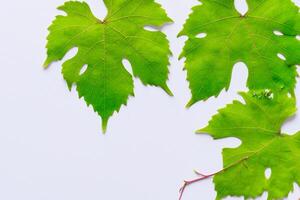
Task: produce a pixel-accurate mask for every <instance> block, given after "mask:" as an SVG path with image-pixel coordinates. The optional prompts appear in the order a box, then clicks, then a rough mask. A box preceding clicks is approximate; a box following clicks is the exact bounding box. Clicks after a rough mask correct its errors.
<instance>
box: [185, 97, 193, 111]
mask: <svg viewBox="0 0 300 200" xmlns="http://www.w3.org/2000/svg"><path fill="white" fill-rule="evenodd" d="M194 104H195V101H194V100H193V99H191V100H190V101H189V102H188V103H187V104H186V105H185V108H187V109H188V108H190V107H192V106H193V105H194Z"/></svg>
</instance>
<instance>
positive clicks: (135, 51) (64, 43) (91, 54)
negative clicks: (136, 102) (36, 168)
mask: <svg viewBox="0 0 300 200" xmlns="http://www.w3.org/2000/svg"><path fill="white" fill-rule="evenodd" d="M104 3H105V5H106V7H107V9H108V14H107V16H106V18H105V19H104V20H100V19H97V18H96V17H95V16H94V15H93V14H92V12H91V10H90V7H89V6H88V5H87V4H86V3H85V2H78V1H69V2H66V3H65V4H64V5H63V6H60V7H59V8H58V9H59V10H61V11H64V12H65V13H66V14H67V15H66V16H62V15H60V16H57V17H56V19H55V20H54V21H53V23H52V24H51V26H50V27H49V32H50V33H49V36H48V44H47V50H48V52H47V54H48V57H47V60H46V61H45V67H48V66H49V64H50V63H52V62H54V61H58V60H61V59H62V58H63V57H64V56H65V54H66V53H67V52H68V51H69V50H70V49H72V48H73V47H77V48H78V52H77V54H76V56H74V57H73V58H72V59H70V60H68V61H66V62H65V63H64V64H63V69H62V73H63V76H64V78H65V80H66V81H67V84H68V87H69V88H70V89H71V87H72V84H76V85H77V91H78V93H79V97H80V98H81V97H84V99H85V101H86V103H87V104H88V105H92V106H93V108H94V110H95V111H96V112H97V113H98V114H99V115H100V116H101V117H102V126H103V130H104V132H105V130H106V126H107V122H108V119H109V118H110V117H111V116H112V115H113V113H114V112H115V111H119V109H120V107H121V106H122V105H126V103H127V100H128V97H129V96H133V95H134V92H133V87H134V86H133V77H132V75H131V74H130V73H129V72H127V71H126V69H125V68H124V66H123V65H122V61H123V59H127V60H128V61H129V62H130V63H131V65H132V71H133V75H134V76H135V77H138V78H139V79H140V80H141V81H142V82H143V84H145V85H153V86H159V87H161V88H162V89H164V90H165V91H166V92H167V93H168V94H170V95H172V93H171V91H170V90H169V88H168V86H167V84H166V81H167V79H168V73H169V72H168V64H169V55H170V54H171V52H170V50H169V44H168V40H167V39H166V36H165V35H164V34H163V33H162V32H160V31H157V32H151V31H147V30H145V29H144V27H145V26H146V25H151V26H162V25H163V24H165V23H167V22H171V21H172V20H171V19H170V18H169V17H168V16H167V15H166V13H165V12H164V10H163V9H162V8H161V6H160V5H159V4H157V3H155V2H154V1H153V0H129V1H128V0H104ZM85 66H87V69H86V71H84V73H83V72H82V70H83V69H84V67H85Z"/></svg>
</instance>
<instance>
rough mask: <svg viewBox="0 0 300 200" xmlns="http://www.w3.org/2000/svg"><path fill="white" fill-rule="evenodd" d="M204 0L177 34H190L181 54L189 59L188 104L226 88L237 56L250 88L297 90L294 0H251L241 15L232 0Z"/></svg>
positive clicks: (298, 29)
mask: <svg viewBox="0 0 300 200" xmlns="http://www.w3.org/2000/svg"><path fill="white" fill-rule="evenodd" d="M201 2H202V3H203V4H202V5H198V6H196V7H194V8H193V13H192V14H191V15H190V17H189V19H188V20H187V21H186V23H185V25H184V28H183V30H182V31H181V32H180V33H179V36H187V37H188V40H187V42H186V44H185V47H184V49H183V52H182V54H181V56H180V58H183V57H185V58H186V62H185V69H186V70H187V79H188V81H189V85H190V89H191V92H192V98H191V100H190V102H189V103H188V105H187V106H192V105H193V104H194V103H196V102H197V101H200V100H206V99H208V98H209V97H211V96H218V95H219V93H220V92H221V91H222V90H223V89H226V90H228V88H229V85H230V80H231V74H232V68H233V66H234V64H235V63H237V62H239V61H243V62H244V63H245V64H246V65H247V67H248V71H249V77H248V81H247V86H248V87H249V88H250V89H264V88H269V89H273V91H275V90H277V91H278V90H280V91H281V90H283V91H286V92H289V93H291V94H293V91H294V87H295V82H296V81H295V77H296V75H297V73H296V66H295V65H296V64H299V63H300V41H299V40H297V39H296V36H297V35H299V34H300V14H299V8H298V7H297V6H296V5H295V4H294V3H292V2H291V0H248V1H247V2H248V7H249V10H248V12H247V13H246V14H245V15H241V14H239V13H238V11H237V10H236V9H235V7H234V0H202V1H201ZM205 34H206V37H205ZM278 54H279V55H280V54H281V55H282V56H284V57H285V58H282V59H285V60H282V59H280V58H279V57H278Z"/></svg>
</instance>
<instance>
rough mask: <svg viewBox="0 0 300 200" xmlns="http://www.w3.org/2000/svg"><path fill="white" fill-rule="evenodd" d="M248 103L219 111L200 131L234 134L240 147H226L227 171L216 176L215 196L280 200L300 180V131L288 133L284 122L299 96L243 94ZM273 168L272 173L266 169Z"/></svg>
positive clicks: (223, 135) (236, 103)
mask: <svg viewBox="0 0 300 200" xmlns="http://www.w3.org/2000/svg"><path fill="white" fill-rule="evenodd" d="M241 95H242V97H243V99H244V100H245V104H244V103H241V102H239V101H234V102H233V103H232V104H230V105H228V106H227V107H226V108H224V109H221V110H219V113H218V114H217V115H215V116H214V117H213V118H212V120H211V121H210V122H209V125H208V126H207V127H206V128H204V129H201V130H199V132H200V133H204V132H205V133H209V134H210V135H211V136H213V138H214V139H222V138H228V137H234V138H238V139H240V140H241V142H242V144H241V145H240V146H239V147H237V148H225V149H223V161H224V169H223V170H222V171H220V172H219V173H217V174H216V175H215V176H214V183H215V189H216V191H217V199H222V198H224V197H226V196H244V197H245V198H255V197H258V196H260V195H262V193H263V192H264V191H267V192H268V199H270V200H271V199H281V198H283V197H285V196H287V195H288V193H289V192H290V191H292V190H293V183H294V182H296V183H298V184H300V132H298V133H297V134H295V135H292V136H290V135H287V134H283V133H282V132H281V126H282V124H283V123H284V121H285V120H287V118H288V117H290V116H292V115H293V114H294V113H295V110H296V108H295V100H294V98H292V97H288V96H287V95H283V94H278V95H275V96H273V94H271V93H269V92H268V93H262V94H261V93H258V94H254V95H253V93H252V92H251V93H242V94H241ZM267 169H270V170H271V176H270V177H267V176H265V171H266V170H267Z"/></svg>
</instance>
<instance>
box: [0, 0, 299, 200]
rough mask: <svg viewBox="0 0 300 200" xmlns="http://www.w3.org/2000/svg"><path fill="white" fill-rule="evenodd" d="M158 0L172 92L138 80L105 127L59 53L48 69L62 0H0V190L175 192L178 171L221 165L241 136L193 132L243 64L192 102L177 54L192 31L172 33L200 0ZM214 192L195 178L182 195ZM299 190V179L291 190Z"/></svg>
mask: <svg viewBox="0 0 300 200" xmlns="http://www.w3.org/2000/svg"><path fill="white" fill-rule="evenodd" d="M87 2H88V3H89V4H90V5H91V7H92V10H93V11H94V13H95V15H96V16H98V17H101V18H103V17H104V16H105V12H106V11H105V8H104V6H103V4H102V2H101V0H88V1H87ZM159 2H160V3H162V5H163V7H164V8H165V9H166V11H167V12H168V14H169V16H170V17H171V18H173V19H174V21H175V24H173V25H168V26H165V27H164V28H163V31H164V32H165V33H166V34H167V35H168V38H169V40H170V43H171V48H172V51H173V53H174V57H172V58H171V66H170V71H171V73H170V81H169V85H170V87H171V89H172V91H173V92H174V94H175V97H174V98H171V97H169V96H167V95H166V94H165V93H164V92H163V91H162V90H160V89H158V88H153V87H145V86H143V85H142V84H141V82H140V81H139V80H135V94H136V95H135V96H136V97H135V98H131V99H130V101H129V104H128V106H127V107H126V108H125V107H123V108H122V109H121V112H120V113H119V114H116V115H114V117H113V118H111V120H110V123H109V127H108V133H107V135H102V133H101V121H100V118H99V117H98V116H97V114H95V113H94V112H93V111H92V109H91V108H87V107H86V105H85V103H84V102H83V100H79V99H78V98H77V94H76V92H75V91H74V90H73V91H72V92H71V93H70V92H68V90H67V86H66V83H65V82H64V80H63V78H62V76H61V74H60V70H61V62H60V63H55V64H53V65H52V66H51V68H50V69H49V70H47V71H45V70H43V69H42V63H43V61H44V59H45V55H46V50H45V43H46V39H45V38H46V35H47V26H48V25H49V24H50V22H51V21H52V20H53V18H54V16H55V15H57V14H59V12H58V11H57V10H56V9H55V8H56V7H57V6H58V5H61V4H62V3H63V0H43V1H41V0H40V1H37V0H26V1H23V0H14V1H4V0H3V1H1V7H0V23H1V28H0V61H1V63H0V66H1V68H0V69H1V72H0V123H1V124H0V199H1V200H2V199H3V200H20V199H22V200H120V199H125V200H175V199H177V198H178V189H179V187H180V185H181V184H182V180H183V179H185V178H195V175H194V174H193V169H197V170H200V171H201V172H203V173H210V172H215V171H217V170H219V169H221V167H222V158H221V150H222V148H223V147H225V146H226V147H228V146H237V145H238V144H239V141H238V140H237V139H226V140H220V141H213V140H212V139H211V138H210V137H209V136H200V135H196V134H194V132H195V130H197V129H199V128H201V127H203V126H205V125H206V124H207V122H208V120H209V119H210V118H211V116H212V115H213V114H215V113H216V111H217V109H218V108H221V107H223V106H224V105H225V104H227V103H230V102H231V101H232V100H233V99H240V97H239V96H238V95H237V92H238V91H244V90H246V87H245V83H246V79H247V68H246V67H245V66H244V65H243V64H239V65H237V66H236V67H235V68H234V72H233V80H232V85H231V88H230V90H229V91H228V92H222V93H221V95H220V96H219V98H217V99H216V98H211V99H209V100H208V101H207V102H201V103H198V104H196V105H195V106H194V107H192V108H191V109H189V110H186V109H185V104H186V103H187V102H188V100H189V98H190V92H189V89H188V84H187V82H186V80H185V78H186V73H185V72H184V71H182V68H183V60H181V61H178V60H177V57H178V55H179V53H180V51H181V49H182V47H183V45H184V41H185V40H186V38H184V37H182V38H179V39H177V38H176V35H177V33H178V32H179V30H180V29H181V28H182V24H183V23H184V21H185V20H186V18H187V16H188V14H189V13H190V9H191V7H192V6H193V5H196V4H197V1H196V0H184V1H182V0H181V1H180V0H177V1H173V0H160V1H159ZM240 3H241V2H240ZM298 3H300V1H298ZM239 8H240V9H242V10H245V7H243V4H242V3H241V4H239ZM70 56H71V54H69V55H68V56H67V57H70ZM65 59H67V58H65ZM297 94H298V97H299V94H300V85H299V84H298V86H297ZM298 107H300V104H299V102H298ZM299 122H300V118H299V117H296V118H293V119H291V120H289V123H287V124H285V126H284V128H283V130H284V131H285V132H287V133H295V132H296V131H298V130H300V123H299ZM215 195H216V193H215V191H214V186H213V184H212V181H211V180H206V181H203V182H202V183H198V184H196V185H193V186H192V187H189V188H188V189H187V191H186V193H185V196H184V200H199V199H201V200H202V199H203V200H213V199H214V197H215ZM299 197H300V191H299V189H298V188H297V189H296V192H295V193H293V194H291V195H290V196H289V198H288V199H291V200H296V199H298V198H299ZM228 199H230V198H228ZM231 199H233V198H231ZM261 199H266V194H265V195H264V196H263V197H262V198H261Z"/></svg>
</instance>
